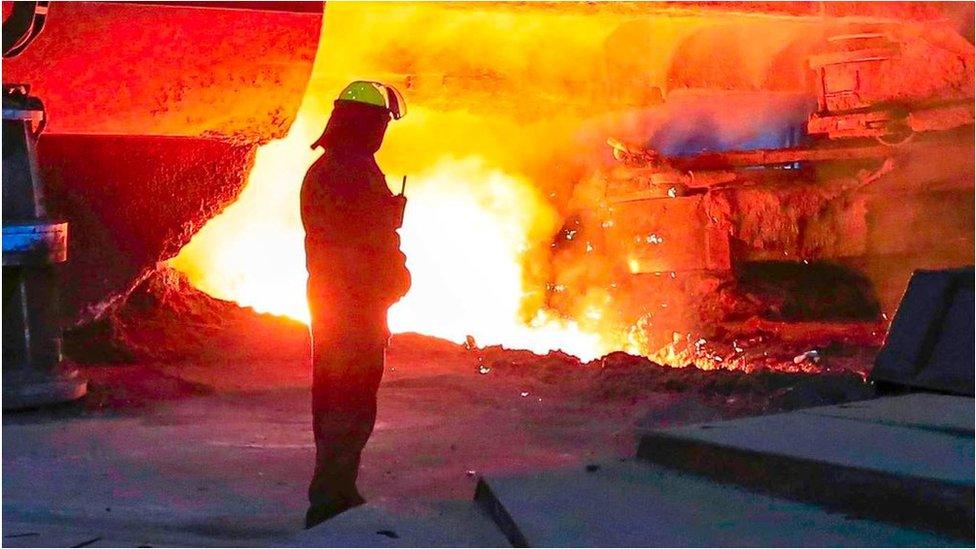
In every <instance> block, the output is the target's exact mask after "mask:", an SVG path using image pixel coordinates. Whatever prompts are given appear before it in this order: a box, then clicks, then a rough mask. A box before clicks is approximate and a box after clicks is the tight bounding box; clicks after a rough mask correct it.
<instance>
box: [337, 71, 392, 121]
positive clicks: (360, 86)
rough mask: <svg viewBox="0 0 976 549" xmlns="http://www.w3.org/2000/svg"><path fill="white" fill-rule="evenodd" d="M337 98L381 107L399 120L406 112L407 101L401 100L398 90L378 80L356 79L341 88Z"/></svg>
mask: <svg viewBox="0 0 976 549" xmlns="http://www.w3.org/2000/svg"><path fill="white" fill-rule="evenodd" d="M339 100H340V101H356V102H357V103H366V104H367V105H375V106H377V107H383V108H384V109H386V110H387V111H389V112H390V116H392V117H393V119H394V120H399V119H401V118H403V116H404V115H405V114H407V102H406V101H404V100H403V96H402V95H400V92H399V91H397V89H396V88H394V87H393V86H387V85H386V84H381V83H379V82H370V81H368V80H356V81H355V82H353V83H352V84H349V85H348V86H346V89H344V90H342V93H340V94H339Z"/></svg>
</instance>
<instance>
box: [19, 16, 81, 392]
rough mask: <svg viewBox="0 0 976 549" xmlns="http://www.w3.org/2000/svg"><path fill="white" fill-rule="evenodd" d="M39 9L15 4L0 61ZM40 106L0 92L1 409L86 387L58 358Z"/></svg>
mask: <svg viewBox="0 0 976 549" xmlns="http://www.w3.org/2000/svg"><path fill="white" fill-rule="evenodd" d="M47 4H48V3H47V2H15V3H14V6H13V9H12V11H11V13H10V15H9V17H8V18H7V19H6V20H5V21H4V23H3V57H4V58H5V59H6V58H10V57H14V56H16V55H18V54H20V53H21V52H22V51H24V49H25V48H27V46H28V45H29V44H30V42H31V41H32V40H33V39H34V38H35V37H36V36H37V35H38V34H39V33H40V32H41V30H42V28H43V25H44V19H45V17H46V15H47ZM44 124H45V113H44V105H43V103H41V101H40V99H38V98H37V97H33V96H31V95H30V86H28V85H26V84H7V83H4V84H3V408H4V409H16V408H26V407H34V406H40V405H45V404H53V403H58V402H65V401H70V400H74V399H77V398H80V397H82V396H84V395H85V393H86V391H87V383H86V382H85V381H84V380H83V379H80V378H79V377H78V372H77V370H75V369H72V368H70V367H68V366H67V365H65V364H64V363H63V362H62V358H61V327H60V321H59V318H60V310H59V303H60V302H59V297H58V287H59V283H58V271H57V266H58V264H60V263H64V262H65V261H66V260H67V258H68V224H67V223H66V222H64V221H60V220H55V219H51V218H50V217H49V216H48V212H47V209H46V207H45V201H44V181H43V180H42V179H41V177H40V174H39V171H38V168H37V139H38V137H39V136H40V134H41V132H42V131H43V129H44Z"/></svg>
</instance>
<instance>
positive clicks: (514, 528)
mask: <svg viewBox="0 0 976 549" xmlns="http://www.w3.org/2000/svg"><path fill="white" fill-rule="evenodd" d="M476 499H477V501H479V503H481V504H482V505H483V506H485V508H486V509H489V510H490V512H491V513H492V515H493V516H494V518H495V520H496V522H497V523H498V524H499V526H500V527H501V529H502V530H503V531H504V532H505V534H506V536H507V537H508V539H509V541H511V542H512V544H513V545H515V546H517V547H592V546H597V547H648V546H650V547H660V546H673V547H701V546H717V547H727V546H759V547H764V546H770V547H785V546H789V547H810V546H842V547H851V546H890V547H899V546H946V545H954V544H955V545H966V544H965V543H963V542H960V541H957V540H953V539H950V538H947V537H943V536H939V535H934V534H928V533H923V532H918V531H914V530H911V529H908V528H901V527H898V526H894V525H890V524H884V523H880V522H873V521H869V520H858V519H854V518H850V517H847V516H845V515H843V514H839V513H830V512H828V511H825V510H824V509H821V508H819V507H816V506H813V505H809V504H804V503H797V502H792V501H787V500H784V499H779V498H775V497H770V496H765V495H759V494H755V493H753V492H750V491H748V490H745V489H742V488H739V487H735V486H729V485H723V484H719V483H715V482H711V481H709V480H707V479H703V478H701V477H697V476H693V475H686V474H682V473H679V472H677V471H674V470H669V469H666V468H663V467H658V466H654V465H651V464H648V463H645V462H640V461H636V460H628V461H626V462H610V463H601V464H599V469H597V470H595V471H592V472H589V471H587V470H586V469H584V468H583V467H578V468H575V469H572V470H563V471H552V472H546V473H541V474H537V475H523V476H516V477H508V478H497V477H488V478H484V479H482V481H481V483H480V484H479V486H478V490H477V495H476Z"/></svg>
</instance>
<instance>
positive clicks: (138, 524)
mask: <svg viewBox="0 0 976 549" xmlns="http://www.w3.org/2000/svg"><path fill="white" fill-rule="evenodd" d="M398 337H399V340H396V338H395V342H394V346H393V349H392V352H391V354H390V357H389V362H388V371H387V372H386V373H385V374H384V379H383V383H382V385H381V388H380V394H379V416H378V421H377V425H376V430H375V432H374V435H373V437H372V438H371V439H370V442H369V444H368V446H367V448H366V452H365V454H364V457H363V464H362V470H361V476H360V486H361V490H362V492H363V493H364V495H365V496H366V498H367V499H368V500H369V502H370V505H371V508H372V509H374V510H376V512H379V513H380V514H381V515H382V514H383V513H387V515H384V516H395V517H401V519H402V517H406V516H413V515H414V514H416V513H415V511H414V510H415V509H417V508H418V507H417V506H418V505H419V506H420V507H424V506H428V507H429V506H434V507H435V508H443V506H444V505H447V506H448V508H450V509H455V507H451V506H452V505H455V506H456V505H460V506H461V507H457V509H458V512H460V513H461V514H462V515H464V514H465V513H470V509H469V507H468V505H469V503H470V501H471V499H472V497H473V494H474V489H475V484H476V482H477V478H478V476H480V475H484V474H496V475H497V474H518V473H523V472H533V471H542V470H549V469H554V468H560V467H573V466H578V465H581V464H586V463H590V462H592V461H596V460H601V459H616V458H620V457H627V456H632V455H634V452H635V449H636V430H637V426H638V425H641V426H642V427H646V426H648V423H647V422H648V418H650V424H651V426H653V425H660V426H665V425H671V424H681V423H687V422H696V421H711V420H716V419H722V418H727V417H735V416H741V415H743V414H752V413H758V412H762V411H766V410H765V409H764V408H763V407H765V406H766V405H767V404H768V403H767V402H766V401H765V400H763V398H759V399H758V400H755V401H753V399H754V397H755V395H757V394H758V395H764V394H768V393H769V391H770V389H768V387H767V388H763V387H766V385H764V383H767V382H768V381H769V380H766V381H763V382H761V383H748V382H747V381H748V379H746V377H743V378H741V379H739V378H735V379H736V380H738V381H735V380H733V381H734V383H730V384H726V385H710V386H709V387H718V388H717V389H708V390H702V389H696V387H697V386H698V384H699V383H700V382H699V381H696V380H698V379H699V377H701V378H702V379H704V376H707V375H711V374H707V373H701V374H699V373H695V372H685V373H682V374H681V376H682V377H681V379H682V380H683V381H681V382H680V383H677V382H673V383H672V382H668V383H669V384H670V385H669V384H663V383H662V381H661V379H662V378H661V376H662V375H663V376H671V375H672V374H671V373H669V372H672V371H673V370H671V369H667V368H665V369H662V368H660V367H655V368H650V367H647V366H636V367H633V368H630V369H628V368H623V369H621V367H615V368H613V369H610V368H604V367H603V366H600V365H599V364H595V365H592V364H591V365H580V364H578V363H565V362H566V361H562V362H559V361H557V362H553V361H551V360H548V359H547V358H546V357H538V358H537V359H531V360H529V361H528V362H526V358H525V357H524V356H522V355H518V356H515V355H511V354H506V353H507V352H496V353H494V354H492V355H491V356H492V357H493V358H491V360H490V361H489V362H486V363H490V364H492V369H491V371H490V372H489V373H487V374H482V373H479V368H478V365H479V364H480V363H481V362H480V358H479V356H476V355H474V354H472V353H469V352H466V351H464V350H463V349H462V348H461V347H459V346H456V345H453V344H447V343H446V342H438V341H437V340H431V339H430V338H426V339H425V338H419V336H417V337H415V338H413V339H411V338H410V337H409V336H398ZM230 351H231V352H228V353H226V354H225V355H218V356H223V358H220V359H219V360H216V359H215V360H209V359H208V360H183V361H175V362H158V363H137V364H128V365H102V366H88V367H85V368H84V370H83V371H84V375H86V376H87V377H88V378H89V379H90V380H91V383H90V385H91V392H90V394H89V396H88V397H86V399H85V401H84V402H82V403H79V404H74V405H69V406H65V407H61V408H56V409H50V410H37V411H26V412H17V413H5V414H4V416H3V519H4V530H3V536H4V539H3V542H4V545H9V546H14V545H20V546H43V545H76V544H79V543H85V544H88V545H92V546H96V545H142V544H148V545H198V546H199V545H266V544H273V543H279V542H282V541H284V542H286V543H287V540H294V539H296V538H295V537H294V536H296V535H298V534H299V533H300V531H301V526H302V524H301V523H302V519H303V516H304V510H305V489H306V483H307V481H308V479H309V477H310V474H311V470H312V457H313V453H314V446H313V443H312V434H311V429H310V414H309V393H308V386H309V373H308V368H307V362H305V361H304V360H301V359H300V354H299V358H295V357H291V356H290V355H289V356H285V357H283V358H280V359H277V360H275V359H273V358H266V357H265V358H261V359H260V360H257V359H254V360H249V359H246V357H241V359H239V358H236V357H234V354H233V349H230ZM227 357H231V358H227ZM594 368H596V369H594ZM712 377H714V376H712ZM747 377H749V378H751V376H747ZM668 379H670V378H668ZM776 379H778V380H779V381H777V383H780V386H779V387H780V388H779V390H780V391H781V392H782V391H783V390H788V394H798V393H802V394H808V393H810V390H812V389H811V387H817V388H818V389H817V391H815V392H816V394H818V395H821V394H828V395H830V396H829V398H834V399H836V398H849V395H851V394H852V393H851V392H850V391H851V387H850V385H851V381H850V379H838V380H837V383H839V384H840V386H841V387H843V388H844V391H839V392H838V391H834V390H833V389H836V388H837V386H835V385H832V383H834V382H833V381H830V380H826V378H818V377H817V376H798V377H796V378H795V379H794V378H792V377H790V378H788V379H786V378H784V379H780V378H776ZM825 380H826V381H825ZM794 383H795V384H798V385H797V390H796V391H789V389H790V388H791V387H793V384H794ZM784 384H785V385H784ZM664 385H667V386H668V387H671V386H672V385H673V386H674V387H676V388H671V389H668V390H667V391H665V389H663V388H662V387H664ZM756 385H758V386H759V388H758V389H757V387H756ZM701 386H702V387H704V386H705V385H701ZM853 389H854V393H857V392H858V391H860V389H857V388H856V387H854V388H853ZM708 391H713V393H714V394H711V393H709V392H708ZM716 391H717V392H716ZM845 391H846V392H845ZM834 393H837V394H836V395H835V394H834ZM838 395H840V396H838ZM844 395H848V397H844ZM815 396H816V395H815ZM819 399H820V397H816V398H815V400H819ZM452 502H454V503H452ZM438 506H440V507H438ZM452 512H453V511H452ZM367 515H368V513H367ZM364 516H365V515H364ZM367 518H369V517H368V516H367ZM401 519H397V520H401ZM435 522H436V521H435ZM441 522H443V520H441ZM371 534H372V533H371ZM336 535H337V536H339V537H337V539H336V540H335V541H336V543H338V544H341V543H342V542H341V539H340V538H341V536H343V535H346V534H344V533H343V532H337V534H336ZM8 536H12V537H8ZM96 538H97V540H96ZM342 539H349V538H348V536H346V538H342ZM417 539H418V540H427V539H428V538H417ZM451 539H455V538H451ZM92 540H95V541H92ZM405 541H407V540H401V543H402V542H405ZM481 541H482V543H483V544H488V543H489V541H486V540H481ZM319 542H320V540H317V541H316V543H319Z"/></svg>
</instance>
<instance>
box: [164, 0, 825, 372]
mask: <svg viewBox="0 0 976 549" xmlns="http://www.w3.org/2000/svg"><path fill="white" fill-rule="evenodd" d="M638 11H640V13H639V15H640V17H637V16H636V14H637V13H638ZM742 21H744V23H742V24H743V25H748V28H749V29H752V30H751V31H750V32H741V33H732V34H730V35H729V36H731V37H732V38H730V39H729V40H731V41H732V42H731V43H730V44H728V47H727V48H711V47H710V48H708V49H707V50H705V51H704V53H702V55H704V58H705V59H711V58H712V57H713V56H714V53H715V52H716V51H726V53H728V52H733V53H734V52H739V51H741V52H743V53H742V57H741V59H739V58H738V57H734V60H735V63H730V65H734V67H735V68H736V71H735V74H736V76H737V77H739V80H742V82H740V83H739V85H741V86H744V87H746V88H753V87H757V86H760V85H762V83H763V82H764V81H765V80H766V71H767V70H769V69H770V67H771V66H772V63H773V59H774V57H773V56H772V54H770V53H769V52H773V53H775V52H778V51H780V50H781V49H782V48H783V47H784V45H785V44H787V43H788V39H790V37H799V36H803V35H804V34H805V33H807V32H808V31H809V25H811V24H816V23H809V24H808V23H804V22H800V21H786V22H784V21H783V20H781V19H780V18H764V19H761V20H760V19H756V18H743V19H742ZM726 22H727V18H726V17H725V15H723V14H721V13H713V14H705V15H702V14H693V13H690V12H688V10H682V9H677V8H672V7H669V6H664V7H662V6H657V7H648V8H645V7H643V6H639V5H630V4H617V3H609V4H592V3H565V4H561V3H557V4H548V3H547V4H541V3H540V4H532V3H529V4H522V3H519V4H505V3H500V4H496V3H487V4H481V3H479V4H470V5H464V6H456V5H452V4H451V3H439V2H433V3H391V4H383V5H376V4H371V3H360V2H352V3H341V2H331V3H329V6H328V9H326V14H325V21H324V24H323V34H322V38H321V42H320V48H319V52H318V55H317V58H316V60H315V64H314V68H313V71H312V75H311V78H310V83H309V87H308V92H307V94H306V97H305V99H304V102H303V104H302V106H301V108H300V109H299V112H298V115H297V118H296V121H295V122H294V124H293V125H292V127H291V129H290V131H289V133H288V135H287V136H286V137H285V138H283V139H281V140H278V141H275V142H272V143H268V144H266V145H264V146H262V147H261V148H260V149H259V150H258V152H257V155H256V159H255V163H254V166H253V168H252V171H251V173H250V175H249V178H248V182H247V186H246V188H245V189H244V191H243V192H242V194H241V196H240V198H239V200H238V201H237V202H235V203H234V204H233V205H231V206H229V207H228V208H227V209H226V210H225V211H223V212H222V213H221V214H220V215H218V216H216V217H215V218H213V219H212V220H211V221H210V222H209V223H208V224H207V225H206V226H205V227H204V228H203V229H202V230H200V231H199V232H198V233H197V234H196V235H194V237H193V239H192V240H191V242H190V243H189V244H188V245H187V246H185V247H184V248H183V250H182V251H181V252H180V254H179V255H178V256H177V257H176V258H174V259H173V260H172V262H171V264H172V265H173V266H174V267H175V268H176V269H178V270H180V271H182V272H184V273H185V274H186V275H187V276H188V278H189V279H190V281H191V282H192V283H193V284H194V285H196V286H197V287H198V288H200V289H201V290H203V291H205V292H207V293H209V294H211V295H213V296H215V297H218V298H221V299H226V300H232V301H235V302H237V303H240V304H241V305H245V306H250V307H253V308H254V309H255V310H257V311H260V312H267V313H273V314H278V315H285V316H288V317H291V318H294V319H298V320H300V321H303V322H308V319H309V313H308V307H307V304H306V301H305V281H306V278H307V273H306V271H305V257H304V246H303V238H304V232H303V229H302V225H301V220H300V215H299V198H298V197H299V189H300V186H301V182H302V179H303V176H304V174H305V171H306V170H307V168H308V167H309V166H310V165H311V163H312V162H313V161H314V160H315V158H316V156H317V155H318V154H319V153H318V151H312V150H310V149H309V144H310V143H311V142H312V141H314V139H315V138H316V137H317V136H318V134H319V132H320V131H321V129H322V127H323V126H324V124H325V122H326V120H327V119H328V116H329V114H330V110H331V104H332V99H333V98H334V97H335V96H336V94H337V93H338V91H339V90H340V89H341V88H342V87H343V86H344V85H345V84H347V83H348V82H349V81H351V80H355V79H362V78H367V79H375V80H383V81H386V82H388V83H391V84H394V85H396V86H397V87H399V88H400V90H401V91H402V92H403V93H404V95H405V96H406V100H407V103H408V104H409V114H408V116H406V117H405V118H403V119H402V120H399V121H396V122H393V123H391V125H390V128H389V130H388V132H387V137H386V140H385V142H384V145H383V148H382V149H381V151H380V152H379V154H378V162H379V165H380V166H381V167H382V168H383V169H384V171H385V172H386V173H387V174H388V184H389V185H390V187H391V188H392V190H394V192H398V191H399V183H400V180H401V178H402V176H403V175H407V176H408V186H407V196H408V198H409V203H408V206H407V211H406V216H405V220H404V226H403V228H402V229H401V231H400V232H401V245H402V249H403V251H404V252H405V253H406V255H407V258H408V260H407V265H408V267H409V268H410V270H411V273H412V277H413V287H412V288H411V289H410V291H409V293H408V294H407V295H406V296H405V297H404V298H403V300H402V301H401V302H400V303H398V304H397V305H395V306H394V307H393V308H392V309H391V310H390V313H389V320H390V326H391V328H392V329H393V330H394V331H395V332H407V331H412V332H419V333H423V334H428V335H432V336H437V337H442V338H446V339H449V340H452V341H455V342H458V343H461V342H463V341H464V340H465V338H466V336H468V335H471V336H473V337H474V338H475V339H476V341H477V342H478V343H479V344H481V345H491V344H500V345H505V346H507V347H513V348H524V349H529V350H532V351H535V352H539V353H543V352H546V351H549V350H556V349H560V350H563V351H566V352H569V353H571V354H574V355H576V356H578V357H580V358H582V359H585V360H588V359H592V358H596V357H599V356H601V355H603V354H605V353H608V352H610V351H616V350H628V351H632V352H640V353H641V354H647V353H648V349H646V348H645V347H646V343H645V342H642V338H641V337H640V335H639V334H638V333H636V331H639V329H640V328H641V326H642V325H641V324H638V325H636V326H628V325H626V323H625V325H621V322H620V319H619V318H618V315H619V311H617V310H616V309H615V307H614V306H613V304H614V298H613V296H614V295H615V292H617V291H618V290H619V289H622V288H623V287H624V286H625V282H624V281H623V280H622V279H621V276H629V275H630V273H637V272H642V271H646V270H648V265H646V264H645V263H646V262H648V261H652V262H653V261H655V258H654V257H650V258H649V257H647V256H645V255H642V256H641V257H639V258H638V257H632V256H631V257H621V258H617V259H618V261H619V265H617V264H614V263H613V262H611V261H608V258H609V256H608V255H607V254H608V253H609V252H607V247H606V246H604V247H602V248H601V247H600V245H599V243H598V242H593V241H591V238H593V235H592V233H590V234H586V233H585V231H583V232H578V231H577V230H576V229H572V228H570V229H565V230H564V229H563V224H564V222H566V219H567V212H569V211H571V210H572V209H573V208H574V207H577V209H578V210H580V211H585V210H586V209H587V207H588V206H590V205H593V204H596V203H597V202H598V201H599V200H600V199H601V196H602V191H601V190H600V189H598V188H596V187H594V188H592V189H588V187H587V185H577V184H578V183H580V182H581V181H584V180H586V179H587V178H590V177H592V174H593V173H594V172H595V171H596V169H597V168H598V167H602V166H605V165H606V164H607V163H613V158H612V151H611V150H610V148H609V147H607V146H606V141H607V137H608V136H616V137H618V138H620V139H623V140H625V141H627V142H644V141H646V138H647V136H649V135H651V133H650V132H649V131H648V127H647V125H648V124H651V123H653V124H658V125H660V123H661V122H662V121H663V120H664V118H663V116H664V113H662V112H657V113H653V112H649V111H648V110H647V109H645V107H647V106H648V101H652V100H653V97H655V96H657V97H660V95H661V90H662V89H666V86H667V85H668V83H669V82H670V81H672V80H675V79H676V78H677V79H678V80H680V81H681V82H683V83H685V84H689V85H697V84H701V83H706V84H707V83H708V82H710V80H709V79H710V78H712V75H711V73H712V72H713V71H712V69H711V68H707V67H706V69H707V70H706V69H703V70H702V71H701V72H702V74H700V75H696V74H694V72H693V71H694V70H695V67H696V66H697V64H696V63H688V62H687V59H686V57H687V56H689V55H697V54H698V50H697V49H695V48H691V49H689V48H687V47H686V48H684V49H682V48H681V46H680V44H681V43H682V40H684V39H686V38H687V37H689V36H692V35H693V34H694V33H695V32H698V31H700V30H701V29H708V28H711V26H714V25H716V24H719V23H721V24H726ZM742 28H743V29H744V28H746V27H745V26H744V27H742ZM759 28H762V29H766V30H768V31H770V32H755V30H756V29H759ZM784 29H785V30H784ZM772 31H776V32H772ZM757 37H758V38H757ZM740 38H741V40H740ZM757 40H758V42H757ZM740 42H741V43H740ZM760 42H761V43H760ZM682 56H684V57H682ZM776 59H778V58H776ZM797 59H798V61H797V63H798V64H797V66H798V67H801V68H802V67H803V65H802V63H800V61H799V59H800V58H799V57H798V58H797ZM676 71H677V72H676ZM679 77H680V78H679ZM798 81H799V80H798ZM787 84H789V82H787ZM655 91H656V93H653V92H655ZM648 98H652V99H648ZM642 109H644V110H642ZM725 110H727V111H729V112H732V111H734V109H725ZM723 112H724V111H723ZM669 116H671V118H672V119H678V120H681V119H683V118H682V116H681V114H680V113H674V112H672V113H671V114H670V115H669ZM733 125H734V124H733ZM586 193H590V195H591V196H590V195H587V194H586ZM574 200H576V201H582V203H583V207H582V208H578V206H580V204H575V205H573V201H574ZM591 221H593V220H591ZM595 223H596V224H597V225H599V226H602V227H603V228H604V229H611V228H614V222H613V220H612V219H611V220H604V219H597V220H596V221H595ZM614 229H616V228H614ZM561 231H562V232H561ZM557 236H558V238H557ZM646 243H647V244H648V245H649V246H651V248H658V247H666V246H670V245H679V244H672V243H671V242H670V241H669V240H663V239H662V238H661V237H660V236H659V235H647V237H646ZM553 250H557V251H559V250H563V252H565V253H562V255H560V254H559V253H556V252H554V251H553ZM567 250H568V252H566V251H567ZM662 261H663V260H662ZM664 267H667V265H664V266H663V267H662V268H655V269H653V270H659V271H660V270H670V269H665V268H664ZM672 278H673V276H672ZM618 283H619V284H618ZM618 286H619V287H618ZM551 301H552V302H558V304H559V306H558V307H556V306H553V305H552V304H551V303H550V302H551ZM661 301H663V300H661ZM655 302H657V303H660V301H658V300H657V299H656V298H655V299H654V300H653V301H652V303H655ZM664 307H666V305H665V304H661V308H664ZM655 309H656V307H655ZM556 310H558V311H560V312H559V313H557V312H555V311H556ZM652 324H655V326H654V328H655V329H666V328H665V327H664V326H660V325H658V324H661V323H658V322H655V323H651V322H650V321H647V320H646V319H645V321H644V324H643V326H645V327H650V326H651V325H652ZM635 330H636V331H635ZM672 354H673V353H672ZM659 358H660V360H662V361H665V362H677V361H679V360H680V361H685V362H684V363H685V364H687V361H686V358H682V357H676V356H664V355H661V356H660V357H659Z"/></svg>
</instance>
